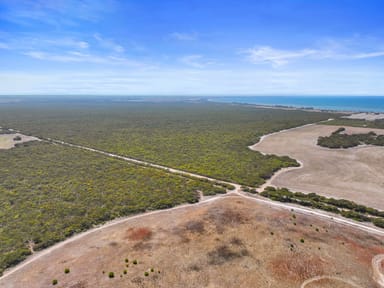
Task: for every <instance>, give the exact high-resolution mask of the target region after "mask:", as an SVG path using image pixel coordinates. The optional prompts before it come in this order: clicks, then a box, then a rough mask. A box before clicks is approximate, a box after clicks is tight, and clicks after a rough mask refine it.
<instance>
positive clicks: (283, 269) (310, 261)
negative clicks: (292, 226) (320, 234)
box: [270, 252, 324, 282]
mask: <svg viewBox="0 0 384 288" xmlns="http://www.w3.org/2000/svg"><path fill="white" fill-rule="evenodd" d="M323 266H324V262H323V261H322V260H321V259H320V258H319V257H318V256H316V255H308V254H304V253H296V252H294V253H291V254H282V255H279V256H277V257H275V258H274V259H272V261H271V262H270V268H271V270H272V271H273V274H275V275H276V276H277V277H278V278H280V279H281V280H290V281H294V282H298V281H304V280H306V279H308V278H312V277H315V276H318V275H322V274H323V273H324V267H323Z"/></svg>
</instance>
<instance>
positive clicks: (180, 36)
mask: <svg viewBox="0 0 384 288" xmlns="http://www.w3.org/2000/svg"><path fill="white" fill-rule="evenodd" d="M169 36H171V38H173V39H176V40H180V41H194V40H197V38H198V35H197V34H196V33H181V32H173V33H171V34H169Z"/></svg>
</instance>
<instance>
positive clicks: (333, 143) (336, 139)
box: [317, 128, 384, 148]
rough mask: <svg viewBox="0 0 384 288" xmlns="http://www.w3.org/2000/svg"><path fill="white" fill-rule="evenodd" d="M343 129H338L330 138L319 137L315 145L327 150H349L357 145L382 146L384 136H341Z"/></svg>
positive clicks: (364, 134)
mask: <svg viewBox="0 0 384 288" xmlns="http://www.w3.org/2000/svg"><path fill="white" fill-rule="evenodd" d="M344 130H345V128H339V129H337V130H336V131H334V132H333V133H332V134H331V135H330V136H326V137H323V136H320V137H319V138H318V139H317V145H319V146H322V147H327V148H351V147H356V146H359V145H364V144H366V145H376V146H384V135H376V133H375V132H368V133H359V134H342V132H343V131H344Z"/></svg>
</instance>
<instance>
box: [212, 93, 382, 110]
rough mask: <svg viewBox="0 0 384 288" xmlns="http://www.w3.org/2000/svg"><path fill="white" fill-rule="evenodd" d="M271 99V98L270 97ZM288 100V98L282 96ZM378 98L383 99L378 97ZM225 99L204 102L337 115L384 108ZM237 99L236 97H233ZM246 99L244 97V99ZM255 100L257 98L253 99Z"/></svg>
mask: <svg viewBox="0 0 384 288" xmlns="http://www.w3.org/2000/svg"><path fill="white" fill-rule="evenodd" d="M271 97H272V96H271ZM284 97H287V98H289V97H288V96H284ZM353 97H355V96H351V97H348V98H351V99H353ZM378 97H380V98H383V101H384V97H381V96H378ZM224 98H225V97H217V98H216V97H209V98H208V97H207V98H206V101H208V102H211V103H222V104H223V103H224V104H230V105H239V106H252V107H257V108H268V109H282V110H300V111H306V112H328V113H339V114H358V113H379V114H384V106H383V107H382V108H380V109H377V108H376V107H375V108H371V109H370V108H367V107H361V108H359V107H355V108H356V109H348V108H344V107H342V106H340V109H337V108H321V107H318V106H316V105H313V104H297V105H295V104H279V103H278V102H276V103H274V104H261V103H252V100H251V101H248V102H247V101H238V100H236V99H233V100H232V101H230V99H231V98H232V97H227V99H228V101H222V99H224ZM233 98H237V97H233ZM245 98H247V97H244V99H245ZM252 98H253V97H251V96H249V99H252ZM255 98H257V96H256V97H255ZM302 98H303V99H305V98H310V97H304V96H302Z"/></svg>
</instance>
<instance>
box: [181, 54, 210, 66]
mask: <svg viewBox="0 0 384 288" xmlns="http://www.w3.org/2000/svg"><path fill="white" fill-rule="evenodd" d="M179 61H180V62H181V63H183V64H185V65H187V66H190V67H193V68H205V67H206V66H208V65H210V64H213V62H212V61H208V60H205V59H204V57H203V56H202V55H198V54H193V55H186V56H183V57H181V58H180V59H179Z"/></svg>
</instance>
